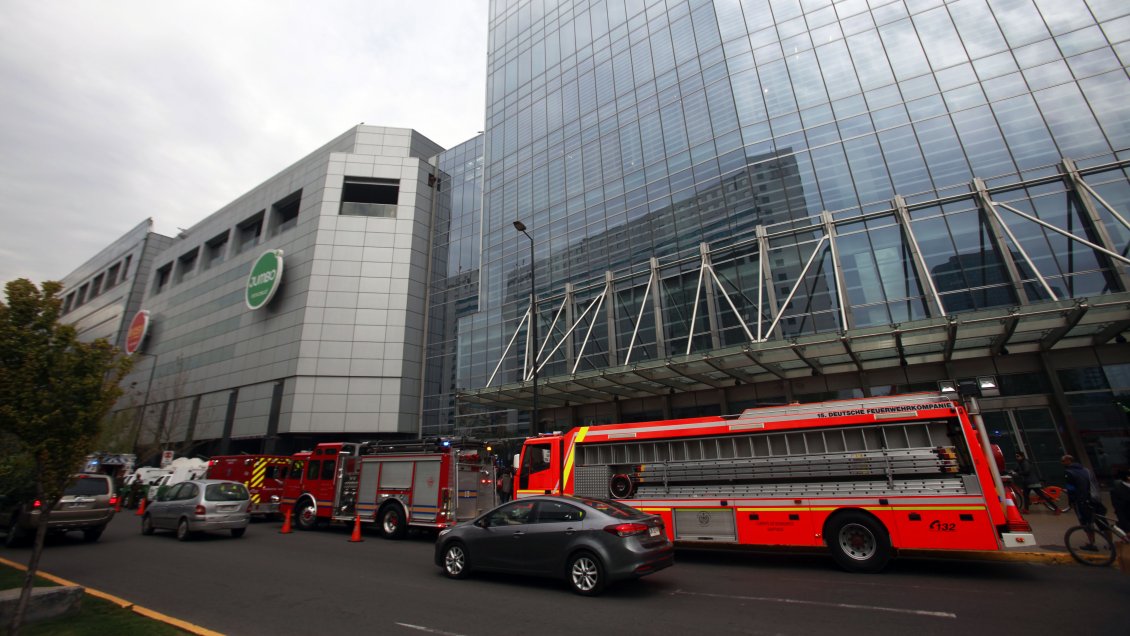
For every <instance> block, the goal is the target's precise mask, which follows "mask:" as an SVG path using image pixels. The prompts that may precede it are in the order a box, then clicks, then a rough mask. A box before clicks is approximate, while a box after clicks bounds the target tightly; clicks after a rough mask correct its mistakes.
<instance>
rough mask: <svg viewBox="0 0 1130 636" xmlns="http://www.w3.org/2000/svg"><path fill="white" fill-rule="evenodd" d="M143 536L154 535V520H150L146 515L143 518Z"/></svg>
mask: <svg viewBox="0 0 1130 636" xmlns="http://www.w3.org/2000/svg"><path fill="white" fill-rule="evenodd" d="M141 534H144V535H151V534H153V520H152V519H150V518H149V515H145V516H144V517H142V518H141Z"/></svg>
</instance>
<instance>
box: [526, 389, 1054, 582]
mask: <svg viewBox="0 0 1130 636" xmlns="http://www.w3.org/2000/svg"><path fill="white" fill-rule="evenodd" d="M975 420H976V421H979V417H976V418H971V416H970V413H969V412H968V411H967V409H966V408H965V407H964V406H962V405H961V404H960V403H958V402H955V401H953V400H952V399H950V398H949V397H948V396H943V395H941V394H937V393H926V394H911V395H902V396H891V397H881V398H864V399H854V400H839V401H832V402H822V403H814V404H803V405H802V404H793V405H788V406H778V407H765V408H754V409H748V410H746V411H744V412H742V413H741V414H740V415H736V416H721V417H701V418H691V419H677V420H666V421H657V422H637V423H626V424H609V425H600V426H581V427H577V428H574V429H573V430H571V431H569V432H568V433H564V434H562V433H553V434H546V435H541V436H538V437H534V438H530V439H527V440H526V441H525V442H524V444H523V448H522V453H521V457H520V459H519V460H518V464H519V465H518V473H517V475H516V486H515V492H516V495H517V496H518V497H523V496H531V495H535V494H537V495H541V494H559V493H565V494H573V495H580V496H590V497H606V498H607V497H611V498H615V499H619V500H622V501H624V503H628V504H630V505H632V506H634V507H636V508H638V509H640V510H643V511H646V512H650V513H653V514H656V515H659V516H660V517H662V518H663V521H664V525H665V527H666V528H667V532H668V533H669V534H670V535H671V539H672V540H674V541H675V542H676V544H677V545H684V546H686V545H690V546H707V545H714V546H719V545H731V546H739V545H750V546H752V545H756V546H794V547H806V548H817V549H819V548H827V549H828V550H829V551H830V552H831V554H832V556H833V557H834V558H835V560H836V561H837V562H838V563H839V564H840V565H841V566H842V567H843V568H844V569H847V570H849V571H861V572H874V571H878V570H881V569H882V568H883V567H884V566H885V565H886V563H887V561H888V560H889V558H890V557H891V556H892V554H894V553H895V552H898V551H910V550H916V549H917V550H1001V549H1006V548H1016V547H1024V546H1034V545H1035V539H1034V537H1033V536H1032V534H1031V528H1030V527H1029V526H1028V525H1027V523H1026V522H1025V521H1024V520H1023V518H1022V517H1020V515H1019V513H1018V511H1017V509H1016V507H1015V504H1014V502H1013V501H1012V500H1011V499H1010V498H1008V497H1007V496H1005V493H1004V489H1003V486H1002V483H1001V479H1000V475H999V472H998V469H997V467H996V465H995V463H994V462H992V461H991V451H990V449H991V446H990V443H989V439H988V436H987V434H986V431H985V428H984V427H983V426H979V427H978V426H975V425H974V421H975Z"/></svg>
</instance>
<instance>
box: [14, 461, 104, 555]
mask: <svg viewBox="0 0 1130 636" xmlns="http://www.w3.org/2000/svg"><path fill="white" fill-rule="evenodd" d="M117 503H118V496H117V494H116V493H115V492H114V481H113V480H112V479H110V477H109V476H107V475H101V474H95V473H81V474H78V475H74V477H73V478H72V480H71V482H70V483H69V484H67V487H66V488H65V489H64V490H63V496H62V497H60V498H59V501H58V503H56V504H55V507H54V508H52V509H51V514H50V515H48V517H47V532H48V533H51V534H62V533H66V532H69V531H71V530H80V531H82V538H83V539H84V540H86V541H97V540H98V537H101V536H102V531H103V530H105V529H106V524H108V523H110V519H113V518H114V506H115V505H117ZM0 515H2V516H0V519H3V527H4V528H6V529H7V531H8V534H7V537H6V538H5V543H6V544H7V545H10V546H11V545H18V544H20V543H23V542H25V541H27V540H29V539H30V538H31V537H33V536H34V535H35V531H36V529H37V528H38V527H39V520H40V519H41V518H42V516H43V504H42V502H40V501H39V500H37V499H32V500H29V501H22V502H20V501H13V502H8V503H7V505H5V506H3V512H0Z"/></svg>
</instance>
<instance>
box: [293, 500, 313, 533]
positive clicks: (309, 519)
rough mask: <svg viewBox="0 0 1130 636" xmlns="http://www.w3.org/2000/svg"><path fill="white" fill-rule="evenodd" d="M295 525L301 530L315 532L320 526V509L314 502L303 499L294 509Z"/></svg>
mask: <svg viewBox="0 0 1130 636" xmlns="http://www.w3.org/2000/svg"><path fill="white" fill-rule="evenodd" d="M294 525H296V526H298V529H299V530H313V529H314V528H315V527H317V525H318V508H317V507H316V506H315V505H314V502H313V501H310V500H309V499H303V500H302V501H300V502H298V505H297V506H295V507H294Z"/></svg>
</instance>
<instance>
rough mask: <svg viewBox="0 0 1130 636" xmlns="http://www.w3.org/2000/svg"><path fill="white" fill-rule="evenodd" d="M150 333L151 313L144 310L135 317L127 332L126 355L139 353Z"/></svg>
mask: <svg viewBox="0 0 1130 636" xmlns="http://www.w3.org/2000/svg"><path fill="white" fill-rule="evenodd" d="M148 333H149V312H148V311H146V310H144V309H142V310H141V311H139V312H137V313H136V314H134V316H133V320H131V321H130V323H129V330H128V331H126V353H130V354H132V353H137V350H138V349H140V348H141V343H142V342H143V341H144V340H145V335H146V334H148Z"/></svg>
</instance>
